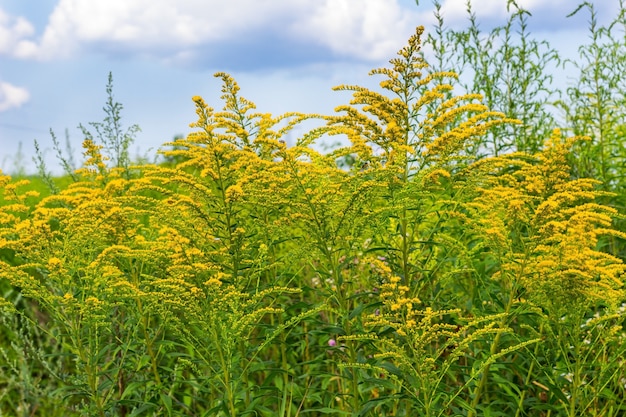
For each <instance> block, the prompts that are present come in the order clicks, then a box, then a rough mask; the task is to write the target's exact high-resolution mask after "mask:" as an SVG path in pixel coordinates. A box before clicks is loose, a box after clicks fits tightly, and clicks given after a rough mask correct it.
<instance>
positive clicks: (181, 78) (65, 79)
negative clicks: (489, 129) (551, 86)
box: [0, 0, 618, 171]
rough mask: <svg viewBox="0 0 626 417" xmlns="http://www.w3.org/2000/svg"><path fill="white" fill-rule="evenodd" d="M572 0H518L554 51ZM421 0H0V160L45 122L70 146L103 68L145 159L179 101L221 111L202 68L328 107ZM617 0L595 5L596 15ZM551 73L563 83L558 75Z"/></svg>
mask: <svg viewBox="0 0 626 417" xmlns="http://www.w3.org/2000/svg"><path fill="white" fill-rule="evenodd" d="M440 1H441V3H442V4H443V11H444V16H445V19H446V22H447V24H448V25H450V26H457V25H463V24H464V22H465V19H466V14H465V2H466V0H440ZM473 3H474V6H475V8H476V13H477V15H478V17H479V19H480V20H481V22H483V24H484V25H485V27H488V26H489V25H490V24H494V23H502V22H503V21H504V19H505V16H506V14H505V13H506V12H505V4H506V0H474V2H473ZM578 3H579V2H578V1H577V0H551V1H546V0H518V4H519V5H520V6H522V7H525V8H527V9H528V10H529V11H530V12H531V13H532V14H533V16H532V17H531V19H530V21H531V24H532V26H531V30H532V32H533V34H534V35H535V36H536V37H537V38H539V39H546V40H548V41H549V42H550V43H551V44H552V46H553V47H555V48H556V49H558V50H561V51H562V52H563V53H564V54H565V55H566V56H575V51H576V47H577V46H578V45H579V44H581V43H582V42H585V41H586V37H587V36H588V35H587V27H586V19H587V16H586V15H581V16H577V17H576V18H574V19H566V18H565V16H566V15H567V14H568V13H569V12H571V11H572V10H573V9H574V8H575V7H576V5H577V4H578ZM432 4H433V3H432V0H420V4H419V6H417V5H416V3H415V1H414V0H230V1H224V0H176V1H174V0H37V1H34V0H0V168H2V169H3V170H5V171H11V170H13V169H14V159H15V158H14V156H15V155H16V153H17V150H18V144H19V143H20V142H21V143H22V153H23V155H24V160H23V164H24V165H25V166H26V168H27V169H28V170H32V165H33V164H32V162H30V161H31V157H32V155H33V152H34V148H33V140H34V139H37V141H38V142H39V143H40V145H41V147H42V148H43V149H44V150H45V151H46V156H47V159H48V160H49V161H50V167H51V168H54V167H55V164H54V162H52V161H53V159H52V152H51V150H50V148H51V146H52V141H51V139H50V134H49V133H48V132H49V130H50V129H53V130H54V131H55V133H56V134H57V136H58V137H60V138H61V139H64V137H65V130H66V129H67V130H68V132H69V136H70V139H71V141H72V144H73V146H74V147H75V148H76V149H80V143H81V142H82V137H81V134H80V132H79V130H78V129H77V126H78V124H79V123H83V124H85V125H86V124H87V123H88V122H91V121H101V120H102V118H103V116H104V114H103V112H102V107H103V105H104V103H105V99H106V92H105V85H106V81H107V76H108V73H109V71H111V72H112V73H113V77H114V95H115V99H116V100H117V101H119V102H121V103H122V104H123V105H124V110H123V120H122V123H123V124H124V125H125V126H129V125H131V124H138V125H139V126H140V128H141V129H142V131H141V132H140V133H139V134H138V135H137V138H136V141H135V144H134V145H133V148H132V152H133V155H135V154H138V153H140V154H145V153H148V154H149V155H153V154H154V152H155V150H156V149H157V148H158V147H159V146H160V145H161V144H162V143H164V142H166V141H169V140H171V139H172V138H173V137H174V136H175V135H177V134H186V133H188V132H189V128H188V124H189V123H190V122H193V121H195V119H194V118H195V112H194V107H193V103H192V101H191V97H192V96H194V95H201V96H203V97H204V98H205V100H206V101H207V102H208V103H209V104H210V105H213V106H214V107H217V108H219V107H221V103H220V101H219V88H220V84H219V81H218V80H217V79H214V78H213V73H215V72H217V71H226V72H229V73H230V74H232V75H233V76H234V77H235V79H236V80H237V81H238V83H239V84H240V86H241V88H242V90H241V93H242V95H243V96H245V97H246V98H248V99H250V100H252V101H254V102H255V103H256V104H257V107H258V109H259V111H263V112H271V113H274V114H279V113H283V112H287V111H302V112H320V113H331V112H332V111H333V108H334V107H335V106H336V105H338V104H340V103H344V102H346V101H348V100H349V97H348V96H347V95H346V94H345V93H338V92H333V91H331V87H332V86H334V85H338V84H344V83H348V84H355V83H357V84H364V85H372V84H373V83H375V82H376V79H369V78H368V77H367V72H368V70H369V69H371V68H374V67H379V66H382V65H385V64H386V62H387V60H388V59H389V58H392V57H393V56H394V54H395V52H396V51H397V50H398V49H399V48H401V47H402V46H403V45H404V44H405V42H406V40H407V39H408V37H409V36H410V35H411V34H412V33H413V32H414V30H415V26H417V25H424V26H426V29H427V30H428V28H429V27H430V26H432V24H433V16H432V11H433V6H432ZM617 4H618V1H617V0H601V1H596V7H597V9H598V11H599V12H600V19H601V21H606V20H607V19H610V18H611V17H612V16H611V14H612V13H615V10H616V9H617ZM561 81H563V80H561Z"/></svg>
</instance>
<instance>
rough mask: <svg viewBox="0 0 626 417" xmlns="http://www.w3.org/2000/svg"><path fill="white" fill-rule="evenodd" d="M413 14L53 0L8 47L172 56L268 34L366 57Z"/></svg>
mask: <svg viewBox="0 0 626 417" xmlns="http://www.w3.org/2000/svg"><path fill="white" fill-rule="evenodd" d="M416 16H417V13H416V11H415V10H413V9H407V8H402V7H401V6H400V5H399V4H398V0H359V2H355V1H353V0H231V1H223V0H179V1H177V2H172V1H171V0H90V1H84V0H60V1H59V3H58V5H57V6H56V8H55V9H54V11H53V12H52V14H51V15H50V18H49V21H48V25H47V26H46V28H45V30H44V31H43V34H42V35H41V38H40V39H39V40H38V41H37V42H34V41H33V40H32V39H26V40H22V41H21V42H20V43H19V45H15V46H14V47H13V54H14V55H16V56H19V57H22V58H37V59H55V58H60V57H67V56H71V55H72V54H73V53H75V52H76V51H79V50H89V51H106V52H107V53H112V54H116V53H134V54H148V55H155V56H158V57H160V58H162V59H165V60H169V61H175V60H176V59H177V57H189V56H193V55H196V54H200V53H202V51H207V50H211V49H220V48H226V47H228V45H229V44H236V45H241V43H242V42H246V43H249V44H253V45H254V44H255V43H259V44H261V43H262V42H264V41H267V42H270V41H269V40H268V39H271V42H278V43H282V42H283V41H284V43H285V44H289V45H294V44H295V45H308V44H311V43H313V44H314V45H316V46H317V47H321V48H323V49H325V50H326V51H327V53H328V54H329V55H334V56H335V57H340V58H341V57H343V58H356V59H364V60H370V59H380V58H381V57H388V56H390V54H393V53H394V52H395V51H396V50H397V49H399V47H401V46H402V45H403V44H404V42H405V41H406V39H407V38H408V36H410V35H411V34H412V32H413V30H414V27H415V25H417V24H419V23H423V22H419V21H418V20H417V19H416ZM31 29H32V28H31ZM29 35H32V30H31V32H29Z"/></svg>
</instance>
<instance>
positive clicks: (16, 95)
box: [0, 81, 30, 112]
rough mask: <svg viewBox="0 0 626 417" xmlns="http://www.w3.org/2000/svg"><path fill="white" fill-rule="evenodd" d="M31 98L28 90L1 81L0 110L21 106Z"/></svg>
mask: <svg viewBox="0 0 626 417" xmlns="http://www.w3.org/2000/svg"><path fill="white" fill-rule="evenodd" d="M29 99H30V94H29V93H28V90H26V89H24V88H22V87H16V86H14V85H12V84H9V83H6V82H2V81H0V112H2V111H6V110H9V109H12V108H17V107H20V106H21V105H22V104H24V103H26V102H27V101H28V100H29Z"/></svg>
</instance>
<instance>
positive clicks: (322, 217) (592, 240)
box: [0, 27, 626, 417]
mask: <svg viewBox="0 0 626 417" xmlns="http://www.w3.org/2000/svg"><path fill="white" fill-rule="evenodd" d="M422 35H423V28H421V27H420V28H417V31H416V33H415V35H414V36H412V37H411V38H410V39H409V42H408V45H407V46H406V47H404V48H402V49H401V50H400V51H399V52H398V55H397V57H395V58H393V59H392V60H391V61H390V64H391V66H390V67H389V68H379V69H376V70H373V71H372V75H377V76H382V81H381V83H380V89H379V90H377V91H374V90H371V89H367V88H363V87H360V86H352V85H343V86H339V87H337V90H339V91H349V92H351V93H352V99H351V101H350V102H349V104H346V105H343V106H339V107H338V108H337V109H336V110H337V111H336V114H334V115H315V114H312V115H311V114H300V113H287V114H284V115H281V116H272V115H270V114H265V113H260V112H256V109H255V105H254V104H253V103H252V102H251V101H249V100H248V99H246V98H244V97H242V96H241V94H240V91H239V86H238V85H237V83H236V82H235V80H234V79H233V78H232V77H231V76H229V75H228V74H225V73H218V74H216V76H217V77H218V78H219V79H221V82H222V93H223V94H222V100H223V102H224V106H223V108H222V109H221V110H220V111H216V110H215V109H214V108H212V107H211V106H209V105H208V104H207V103H206V102H205V101H204V100H203V99H202V98H201V97H194V98H193V101H194V102H195V104H196V114H197V121H196V122H195V123H193V124H192V127H193V128H195V131H194V132H193V133H192V134H190V135H189V136H188V137H186V138H181V139H179V140H176V141H174V142H171V143H168V144H166V145H165V146H164V148H163V150H162V151H161V152H162V154H163V156H164V157H165V158H166V161H167V162H166V163H159V164H157V163H155V164H145V165H140V166H131V165H130V164H128V163H127V162H128V161H127V160H126V159H125V158H126V157H125V156H124V155H125V154H124V149H127V148H126V147H125V145H124V143H119V142H115V143H116V144H117V145H119V146H117V147H116V146H106V145H107V143H108V142H107V143H99V142H97V140H96V139H94V138H93V137H89V136H88V137H87V139H86V140H85V141H84V143H83V148H84V157H85V162H84V164H83V167H82V168H80V169H78V170H77V171H75V172H73V173H72V174H73V177H72V183H71V184H69V185H67V186H65V187H62V188H61V189H59V190H58V192H57V193H55V194H52V195H50V196H46V197H43V198H41V199H39V200H37V197H36V196H35V195H34V194H33V193H32V192H30V191H28V188H27V187H28V184H27V183H26V182H23V181H12V180H11V179H10V178H9V177H7V176H2V177H0V186H1V188H2V189H3V192H4V200H3V205H2V206H0V239H1V246H0V278H1V279H2V281H1V282H0V284H1V285H2V288H9V289H10V291H7V292H6V294H4V297H3V298H2V300H3V301H2V303H1V304H0V307H1V308H2V314H3V317H21V319H20V320H22V322H24V323H29V324H28V326H29V327H28V328H29V329H38V331H40V332H41V333H42V334H44V335H45V336H46V337H41V338H37V339H36V340H35V341H36V343H38V344H42V345H43V344H45V343H49V344H51V345H53V347H52V348H49V349H48V350H47V352H48V358H50V359H48V360H46V359H42V358H44V355H39V356H38V358H40V359H41V363H42V365H41V369H38V372H39V373H38V374H37V375H41V374H43V375H45V377H46V378H49V379H53V380H54V381H55V384H56V386H58V389H56V390H54V391H51V392H47V393H46V394H47V395H50V396H51V399H49V400H45V401H44V400H41V398H39V397H37V398H36V402H37V404H42V405H41V407H42V409H44V408H45V411H46V412H48V410H53V411H50V414H46V415H96V416H106V415H121V416H143V415H168V416H178V415H180V416H183V415H185V416H187V415H206V416H213V415H214V416H231V417H234V416H237V415H247V414H254V415H262V416H275V415H280V416H292V415H300V414H302V415H304V414H308V415H323V414H345V415H354V416H365V415H377V416H378V415H380V416H399V415H424V416H447V415H467V416H475V415H483V414H484V415H496V413H497V412H499V413H500V414H501V415H502V413H507V414H506V415H517V416H520V415H544V414H542V413H544V411H545V412H546V413H547V414H546V415H567V416H574V415H579V414H584V413H591V410H595V411H594V412H595V413H596V414H592V415H613V416H617V415H620V414H619V413H620V412H621V411H622V410H623V407H624V404H623V401H620V400H619V398H623V396H622V397H620V394H623V393H624V384H623V382H622V380H621V379H620V378H621V375H623V372H621V371H623V366H624V364H623V361H621V359H620V358H621V355H622V354H623V353H624V343H623V340H624V338H623V313H624V312H623V308H622V309H621V310H620V305H621V303H623V302H624V299H625V298H626V297H625V294H624V290H623V274H624V264H623V262H622V261H621V260H620V259H619V258H617V257H615V256H611V255H608V254H606V253H604V252H602V251H601V250H599V248H598V246H599V244H600V239H601V238H602V236H609V235H610V236H613V237H615V238H616V239H622V238H624V237H626V236H625V235H624V234H623V233H621V232H619V231H617V230H615V229H613V227H612V223H611V222H612V219H613V217H615V216H616V215H617V214H618V213H617V212H616V211H615V210H613V209H611V208H609V207H607V206H605V205H603V204H601V202H599V201H597V199H598V197H601V196H603V195H604V194H603V193H602V192H600V191H598V190H597V189H596V188H595V187H596V185H597V183H596V182H595V181H594V180H592V179H580V178H578V179H576V178H572V176H571V173H570V164H569V162H568V161H569V156H570V154H571V153H572V152H575V142H576V140H577V139H576V140H575V139H563V138H562V137H561V134H560V133H559V132H558V131H556V132H555V133H554V134H553V136H552V137H550V138H547V140H546V142H545V144H544V146H543V148H542V149H541V150H538V151H537V152H535V153H533V154H529V153H523V152H517V153H511V154H501V155H493V157H488V158H479V157H478V156H477V153H476V152H475V150H476V148H477V147H480V144H481V140H483V138H484V136H485V135H487V134H489V132H491V133H493V132H495V131H497V129H496V130H494V128H496V127H500V126H508V125H514V124H516V123H518V122H517V121H516V120H514V119H511V118H508V117H506V116H505V115H504V114H503V113H499V112H495V111H491V110H489V109H488V108H487V106H485V105H483V104H481V101H480V96H479V95H477V94H464V95H460V96H454V93H453V89H452V86H451V85H450V84H448V81H449V80H453V79H454V78H455V77H456V75H455V74H454V73H451V72H439V71H432V70H431V69H430V68H429V67H428V65H427V64H426V62H425V61H424V60H423V58H422V56H421V52H420V47H421V37H422ZM110 104H111V103H110ZM111 106H113V107H112V108H116V107H115V106H114V105H113V104H111ZM310 120H315V121H318V122H319V124H320V125H319V126H318V127H315V128H313V129H310V130H308V131H307V132H305V133H304V134H302V135H301V136H299V137H298V138H296V139H295V142H293V143H287V142H286V140H285V138H286V137H287V134H288V133H290V132H292V131H293V129H294V128H295V127H297V126H298V125H299V124H300V123H302V122H304V121H310ZM328 137H341V138H342V140H343V145H342V146H340V147H339V148H337V149H334V150H331V151H329V152H326V153H323V152H320V151H319V146H318V145H319V144H320V142H322V141H323V140H324V139H326V138H328ZM535 139H536V138H535ZM109 145H110V143H109ZM120 162H123V163H121V165H120ZM595 313H597V317H594V314H595ZM3 320H4V319H3ZM4 322H6V323H12V324H11V326H17V324H15V323H18V322H19V321H15V320H14V321H10V320H5V321H4ZM25 326H26V325H25ZM620 326H621V327H620ZM29 332H30V333H29ZM6 333H7V334H8V335H10V336H11V338H12V341H13V342H15V341H18V339H19V340H20V341H21V342H20V343H22V344H23V345H25V346H26V345H27V344H28V343H31V342H26V340H27V339H28V338H29V337H30V336H28V335H29V334H34V333H33V332H32V331H30V330H29V331H26V330H24V332H22V333H19V332H17V331H16V329H13V328H12V329H9V330H7V332H6ZM18 334H20V335H22V336H17V335H18ZM586 340H589V343H587V342H586ZM32 343H35V342H32ZM32 343H31V344H32ZM597 345H601V347H598V346H597ZM570 346H572V349H570ZM0 348H2V352H4V349H5V348H6V346H5V345H4V344H3V343H2V342H0ZM32 351H37V349H32ZM42 351H44V350H42ZM2 357H3V358H9V360H11V361H13V362H12V363H25V362H26V360H27V358H26V357H25V356H24V355H22V356H20V355H19V354H15V353H13V354H11V355H9V354H4V355H3V356H2ZM20 361H22V362H20ZM6 369H7V370H8V371H7V374H9V373H11V375H13V377H15V375H17V374H16V371H15V370H17V369H19V366H16V365H12V366H11V367H7V368H6ZM22 369H29V368H28V367H22ZM22 372H26V371H22ZM28 372H30V371H28ZM620 372H621V373H620ZM0 378H2V379H0V386H7V387H10V389H8V392H9V394H7V396H6V397H2V396H0V412H2V413H4V412H5V411H7V412H8V410H11V406H12V404H14V403H15V402H14V401H13V399H14V398H16V397H17V395H18V394H15V392H16V391H15V389H16V388H15V383H14V382H11V384H9V382H7V381H9V378H8V377H4V376H0ZM11 381H12V380H11ZM2 384H4V385H2ZM620 384H621V385H620ZM38 392H41V391H36V390H34V391H33V393H31V394H30V395H32V396H33V398H35V396H36V395H37V394H36V393H38ZM41 395H43V394H39V396H40V397H41ZM4 398H9V399H10V400H9V399H7V400H4ZM11 401H13V402H11ZM46 401H47V402H46ZM20 404H21V405H20V407H22V408H20V410H23V415H31V414H36V410H35V409H33V408H30V409H27V407H26V406H25V405H24V404H26V401H21V403H20ZM528 407H535V408H534V409H532V410H533V411H529V412H527V409H528ZM13 408H15V407H13ZM59 410H61V411H59ZM534 410H537V411H534ZM52 413H56V414H52ZM611 413H612V414H611Z"/></svg>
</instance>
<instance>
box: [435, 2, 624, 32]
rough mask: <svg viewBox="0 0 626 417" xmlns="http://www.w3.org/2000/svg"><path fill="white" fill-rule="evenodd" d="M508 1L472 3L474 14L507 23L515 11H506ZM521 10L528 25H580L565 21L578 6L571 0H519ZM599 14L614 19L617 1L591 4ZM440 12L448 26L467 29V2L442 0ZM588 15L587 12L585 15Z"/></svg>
mask: <svg viewBox="0 0 626 417" xmlns="http://www.w3.org/2000/svg"><path fill="white" fill-rule="evenodd" d="M507 3H508V2H507V0H473V1H472V12H473V13H474V14H475V15H476V17H477V19H478V20H479V21H488V22H496V23H497V24H502V23H504V21H505V19H506V18H507V17H508V16H509V14H510V12H513V11H514V10H515V7H514V6H513V5H511V7H510V10H509V11H507ZM516 3H517V5H519V7H520V8H522V9H524V10H526V11H528V12H530V13H531V14H532V16H531V17H529V19H528V20H529V22H531V23H539V25H540V26H541V27H542V28H543V29H544V30H546V31H558V30H560V29H563V28H569V27H570V26H573V25H577V24H578V23H576V22H575V21H574V20H568V19H566V16H567V15H568V14H569V13H571V12H573V11H574V10H575V9H576V7H577V6H578V4H579V3H582V1H581V2H579V1H576V2H573V1H572V0H551V1H547V0H516ZM592 3H594V7H595V9H596V11H597V12H598V13H599V14H600V15H602V16H606V17H609V18H611V16H612V18H614V17H616V16H615V10H616V8H617V4H616V3H617V2H613V1H607V0H596V1H592ZM441 12H442V14H443V16H444V19H445V21H446V23H447V24H450V25H453V26H456V25H461V26H465V24H466V23H467V18H468V14H467V0H443V2H442V5H441ZM584 14H585V15H587V12H585V13H584Z"/></svg>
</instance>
